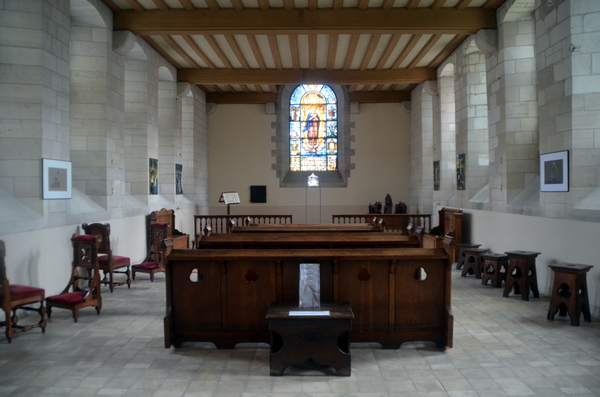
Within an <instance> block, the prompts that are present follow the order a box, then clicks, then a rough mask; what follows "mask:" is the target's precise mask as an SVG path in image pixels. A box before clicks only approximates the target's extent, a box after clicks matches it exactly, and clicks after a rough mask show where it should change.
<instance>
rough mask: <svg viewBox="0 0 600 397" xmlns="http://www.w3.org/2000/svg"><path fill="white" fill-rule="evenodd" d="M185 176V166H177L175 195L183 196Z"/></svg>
mask: <svg viewBox="0 0 600 397" xmlns="http://www.w3.org/2000/svg"><path fill="white" fill-rule="evenodd" d="M182 174H183V164H175V194H183V185H182V183H181V177H182Z"/></svg>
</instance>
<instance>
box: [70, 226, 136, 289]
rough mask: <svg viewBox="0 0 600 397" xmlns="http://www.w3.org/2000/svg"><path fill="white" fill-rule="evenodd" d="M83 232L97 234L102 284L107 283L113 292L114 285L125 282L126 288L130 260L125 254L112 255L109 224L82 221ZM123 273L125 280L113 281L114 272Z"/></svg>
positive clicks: (129, 281) (129, 282) (129, 279)
mask: <svg viewBox="0 0 600 397" xmlns="http://www.w3.org/2000/svg"><path fill="white" fill-rule="evenodd" d="M81 227H82V228H83V230H84V231H85V234H89V235H92V236H98V254H102V255H98V264H99V265H100V270H102V271H103V272H104V278H102V280H101V281H100V282H101V283H102V284H107V285H108V286H109V288H110V292H113V289H114V287H115V285H123V284H125V283H127V288H130V287H131V278H130V277H129V276H130V274H131V273H130V271H129V266H130V265H131V260H130V259H129V258H127V257H125V256H119V255H113V253H112V249H111V247H110V225H109V224H108V223H92V224H87V223H84V224H83V225H81ZM115 273H118V274H124V275H126V276H127V281H125V282H115V281H114V277H113V276H114V274H115Z"/></svg>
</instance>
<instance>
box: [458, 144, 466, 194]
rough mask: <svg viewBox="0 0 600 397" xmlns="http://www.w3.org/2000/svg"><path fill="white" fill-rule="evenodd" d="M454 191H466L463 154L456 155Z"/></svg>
mask: <svg viewBox="0 0 600 397" xmlns="http://www.w3.org/2000/svg"><path fill="white" fill-rule="evenodd" d="M456 190H466V180H465V154H464V153H462V154H457V155H456Z"/></svg>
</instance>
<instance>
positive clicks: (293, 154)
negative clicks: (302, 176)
mask: <svg viewBox="0 0 600 397" xmlns="http://www.w3.org/2000/svg"><path fill="white" fill-rule="evenodd" d="M337 113H338V112H337V98H336V95H335V93H334V92H333V90H332V89H331V87H330V86H328V85H321V84H304V85H299V86H298V87H296V89H295V90H294V91H293V92H292V95H291V96H290V171H336V170H337V169H338V168H337V156H338V149H337V144H338V123H337V122H338V118H337Z"/></svg>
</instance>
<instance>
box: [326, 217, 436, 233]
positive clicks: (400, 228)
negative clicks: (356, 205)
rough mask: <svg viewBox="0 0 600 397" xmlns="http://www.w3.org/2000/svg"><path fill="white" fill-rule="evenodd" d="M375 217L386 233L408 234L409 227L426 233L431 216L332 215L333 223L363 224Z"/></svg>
mask: <svg viewBox="0 0 600 397" xmlns="http://www.w3.org/2000/svg"><path fill="white" fill-rule="evenodd" d="M373 217H376V218H377V219H378V220H382V221H383V223H384V225H385V231H386V232H398V233H408V231H407V229H408V227H409V225H414V226H413V227H414V228H416V227H417V226H420V225H421V226H423V228H424V229H425V231H426V232H428V231H429V229H430V225H431V214H362V215H361V214H342V215H332V216H331V218H332V222H333V223H341V224H347V223H364V222H367V221H370V220H372V219H373Z"/></svg>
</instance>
